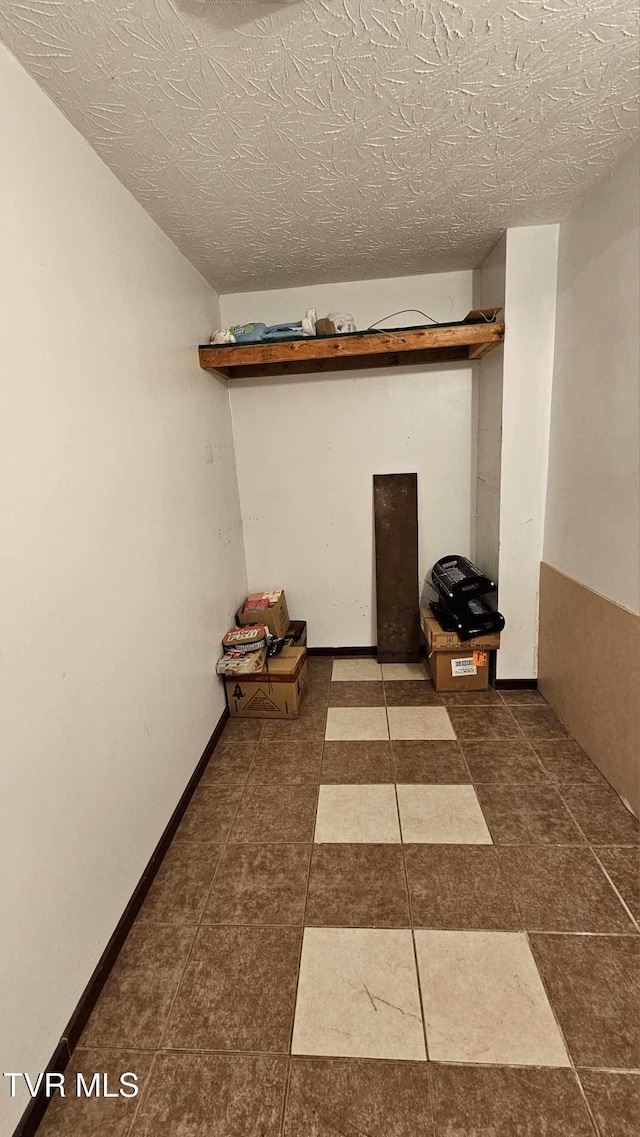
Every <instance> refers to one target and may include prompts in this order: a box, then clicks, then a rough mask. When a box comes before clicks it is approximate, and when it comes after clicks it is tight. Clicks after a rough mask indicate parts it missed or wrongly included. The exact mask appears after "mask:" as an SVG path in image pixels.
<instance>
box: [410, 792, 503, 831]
mask: <svg viewBox="0 0 640 1137" xmlns="http://www.w3.org/2000/svg"><path fill="white" fill-rule="evenodd" d="M398 808H399V810H400V824H401V826H402V839H403V841H404V843H405V844H406V845H410V844H415V845H420V844H422V845H491V844H493V842H492V840H491V834H490V832H489V830H488V828H487V823H486V821H485V819H484V814H483V812H482V810H481V808H480V803H479V801H478V798H477V796H476V791H475V790H474V788H473V786H464V785H463V786H431V785H410V786H398Z"/></svg>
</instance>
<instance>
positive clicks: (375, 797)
mask: <svg viewBox="0 0 640 1137" xmlns="http://www.w3.org/2000/svg"><path fill="white" fill-rule="evenodd" d="M314 841H315V843H316V844H326V843H331V844H356V843H357V844H361V843H369V844H372V845H396V844H399V843H400V826H399V824H398V809H397V806H396V795H395V790H394V787H393V785H380V786H358V785H330V786H320V795H319V798H318V812H317V815H316V832H315V837H314Z"/></svg>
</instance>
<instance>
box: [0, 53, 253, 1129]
mask: <svg viewBox="0 0 640 1137" xmlns="http://www.w3.org/2000/svg"><path fill="white" fill-rule="evenodd" d="M0 120H1V133H2V138H3V143H2V164H1V168H0V225H1V226H2V229H3V234H2V242H1V244H2V248H3V269H2V275H1V276H0V360H1V367H2V395H1V400H2V409H1V413H0V432H1V434H2V440H1V442H0V464H1V467H2V476H1V479H0V482H1V489H0V494H1V495H2V503H1V506H0V509H1V512H2V517H3V548H2V560H1V578H2V579H1V586H0V595H1V596H2V603H3V608H4V611H3V615H2V637H1V643H0V653H1V676H0V690H1V692H2V695H1V699H2V707H3V709H2V714H1V716H0V734H1V736H2V737H1V739H0V780H1V783H2V788H1V792H0V815H1V816H0V846H1V848H0V866H1V869H0V872H1V889H0V892H1V898H0V975H1V976H2V978H1V981H0V982H1V991H0V1004H1V1007H2V1012H1V1015H0V1066H1V1070H2V1071H5V1070H9V1071H26V1072H28V1073H30V1074H31V1075H32V1076H33V1075H35V1074H37V1073H38V1072H39V1071H42V1070H44V1069H45V1065H46V1063H47V1061H48V1060H49V1058H50V1056H51V1054H52V1051H53V1049H54V1047H55V1045H56V1043H57V1041H58V1038H59V1036H60V1034H61V1032H62V1031H63V1029H64V1027H65V1025H66V1022H67V1020H68V1018H69V1015H70V1014H71V1012H72V1011H73V1009H74V1007H75V1004H76V1002H77V1000H78V998H79V996H80V994H81V992H82V990H83V988H84V986H85V984H86V982H87V980H88V979H89V976H90V975H91V972H92V970H93V968H94V966H95V964H96V962H97V961H98V959H99V957H100V955H101V953H102V951H103V949H104V947H105V944H106V942H107V941H108V939H109V937H110V935H111V933H112V932H113V930H114V928H115V926H116V924H117V922H118V919H119V918H120V916H121V914H122V912H123V909H124V908H125V906H126V904H127V901H128V900H129V898H130V896H131V894H132V892H133V890H134V887H135V885H136V883H137V881H138V879H139V877H140V874H141V872H142V870H143V868H144V866H145V864H146V863H147V861H148V859H149V857H150V855H151V853H152V851H153V849H154V847H155V845H156V843H157V841H158V839H159V837H160V835H161V833H162V831H163V829H164V827H165V825H166V823H167V821H168V819H169V817H170V815H171V813H172V811H173V809H174V807H175V805H176V803H177V801H178V799H179V797H180V795H181V793H182V791H183V789H184V788H185V785H186V783H187V782H188V779H189V777H190V775H191V773H192V771H193V769H194V767H195V765H196V763H197V761H198V759H199V757H200V755H201V753H202V751H203V748H204V746H205V744H206V742H207V740H208V738H209V736H210V734H211V732H212V730H213V728H214V726H215V724H216V722H217V720H218V718H219V716H220V714H221V712H222V709H223V705H224V696H223V693H222V690H221V687H220V684H219V683H218V682H217V680H216V679H215V675H214V665H215V659H216V657H217V651H218V644H219V640H220V636H221V634H222V633H223V632H224V630H226V628H227V627H228V623H229V620H230V618H231V615H232V613H233V611H234V609H235V606H236V604H237V603H238V602H239V601H240V600H241V599H242V596H243V593H244V592H245V587H246V574H245V564H244V553H243V545H242V533H241V525H240V511H239V503H238V493H237V484H236V474H235V465H234V456H233V446H232V436H231V421H230V414H229V403H228V393H227V389H226V386H225V384H224V383H223V382H222V381H220V380H216V379H215V378H213V377H212V376H209V375H207V374H205V373H204V372H202V371H200V370H199V368H198V363H197V353H196V345H197V343H198V341H200V340H202V339H203V338H204V337H205V336H206V335H207V334H208V332H209V330H210V328H211V327H212V326H213V324H214V323H215V320H216V318H217V314H216V310H217V303H218V301H217V297H216V295H215V293H214V292H213V291H212V290H211V289H210V287H209V286H208V285H207V284H206V283H205V282H204V280H203V279H202V278H201V277H200V276H199V274H198V273H197V272H196V271H195V270H194V269H193V268H192V267H191V266H190V265H189V264H188V263H187V261H186V260H185V259H184V257H183V256H182V255H181V254H180V253H179V252H178V250H177V249H176V248H175V247H174V246H173V245H172V244H171V242H170V241H169V240H168V239H167V238H166V237H165V236H164V235H163V234H162V233H161V232H160V230H159V229H158V228H157V226H156V225H155V224H154V223H153V222H152V221H151V219H150V218H149V217H148V216H147V215H146V214H145V213H144V211H143V210H142V209H141V208H140V206H139V205H138V204H137V203H136V202H135V201H134V199H133V198H132V197H131V196H130V194H129V193H128V192H127V191H126V190H125V189H124V188H123V186H122V185H121V184H120V183H119V182H118V181H117V180H116V178H115V177H114V176H113V174H112V173H110V171H109V170H108V169H107V167H106V166H105V165H103V163H102V162H101V160H100V159H99V158H98V157H97V155H96V154H95V153H94V152H93V151H92V150H91V148H90V147H89V146H88V144H87V143H86V142H85V141H84V140H83V139H82V138H81V137H80V135H79V134H78V133H77V132H76V131H75V130H74V129H73V128H72V127H71V126H70V124H69V123H68V122H67V121H66V119H65V118H64V117H63V115H62V114H61V113H60V111H58V110H57V109H56V108H55V107H54V105H53V104H52V103H51V102H50V101H49V99H48V98H47V97H46V96H45V95H44V94H43V93H42V92H41V91H40V89H39V88H38V87H37V85H36V84H35V82H34V81H33V80H32V79H30V78H29V77H28V75H27V74H26V73H25V72H24V71H23V70H22V69H21V67H20V66H19V65H18V64H17V63H16V62H15V60H14V59H13V58H12V57H11V56H10V55H9V54H8V52H7V51H6V50H4V49H3V48H0ZM0 1080H2V1079H0ZM25 1105H26V1097H21V1098H16V1099H14V1100H11V1099H10V1098H9V1095H8V1083H6V1082H5V1083H4V1085H3V1092H2V1094H1V1095H0V1135H1V1137H9V1135H10V1134H11V1133H12V1132H13V1129H14V1127H15V1125H16V1123H17V1121H18V1119H19V1117H20V1115H21V1113H22V1111H23V1110H24V1108H25Z"/></svg>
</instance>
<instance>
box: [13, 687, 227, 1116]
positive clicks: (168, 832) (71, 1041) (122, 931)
mask: <svg viewBox="0 0 640 1137" xmlns="http://www.w3.org/2000/svg"><path fill="white" fill-rule="evenodd" d="M228 718H229V710H228V708H227V707H225V709H224V711H223V712H222V714H221V716H220V718H219V719H218V722H217V723H216V726H215V728H214V731H213V733H212V735H211V738H210V739H209V741H208V742H207V745H206V746H205V748H204V750H203V752H202V757H201V758H200V761H199V762H198V765H197V766H196V768H195V770H194V771H193V774H192V775H191V777H190V778H189V781H188V783H187V786H186V789H185V790H184V792H183V794H182V796H181V798H180V801H179V802H178V804H177V806H176V808H175V809H174V811H173V813H172V814H171V818H170V819H169V822H168V824H167V826H166V828H165V830H164V832H163V834H162V836H161V838H160V840H159V841H158V844H157V845H156V847H155V849H154V851H153V853H152V854H151V859H150V860H149V862H148V864H147V866H146V868H145V870H144V872H143V873H142V876H141V877H140V880H139V881H138V883H137V885H136V887H135V889H134V892H133V895H132V896H131V899H130V901H129V903H128V904H127V907H126V908H125V910H124V912H123V913H122V916H121V917H120V919H119V921H118V924H117V927H116V929H115V931H114V933H113V935H112V936H111V939H110V940H109V943H108V944H107V946H106V948H105V949H104V951H103V953H102V955H101V957H100V960H99V962H98V964H97V966H96V968H95V970H94V972H93V975H92V976H91V978H90V980H89V982H88V983H87V985H86V987H85V989H84V991H83V992H82V995H81V996H80V999H79V1000H78V1003H77V1005H76V1008H75V1010H74V1012H73V1014H72V1015H71V1018H70V1019H69V1022H68V1023H67V1026H66V1028H65V1031H64V1033H63V1035H62V1037H61V1039H60V1041H59V1042H58V1045H57V1046H56V1048H55V1051H54V1052H53V1054H52V1056H51V1059H50V1060H49V1063H48V1064H47V1067H46V1069H47V1071H49V1072H51V1073H56V1074H62V1073H64V1071H65V1069H66V1066H67V1064H68V1062H69V1059H70V1058H71V1055H72V1054H73V1051H74V1050H75V1048H76V1046H77V1045H78V1040H79V1038H80V1036H81V1034H82V1031H83V1030H84V1028H85V1026H86V1024H87V1022H88V1020H89V1016H90V1014H91V1012H92V1010H93V1008H94V1007H95V1005H96V1003H97V1001H98V996H99V995H100V992H101V991H102V988H103V987H104V985H105V983H106V981H107V978H108V976H109V972H110V971H111V969H112V967H113V965H114V963H115V962H116V959H117V958H118V955H119V954H120V951H121V950H122V946H123V944H124V942H125V940H126V938H127V936H128V934H129V931H130V930H131V927H132V925H133V922H134V920H135V918H136V916H137V915H138V912H139V911H140V909H141V907H142V904H143V902H144V900H145V897H146V895H147V893H148V891H149V889H150V888H151V885H152V884H153V880H154V877H155V876H156V873H157V872H158V870H159V868H160V866H161V864H162V862H163V860H164V858H165V856H166V853H167V850H168V848H169V845H170V844H171V842H172V840H173V838H174V836H175V833H176V830H177V828H178V826H179V824H180V822H181V821H182V818H183V817H184V814H185V812H186V810H187V806H188V805H189V802H190V801H191V798H192V797H193V795H194V793H195V791H196V789H197V786H198V783H199V781H200V779H201V777H202V775H203V774H204V771H205V769H206V766H207V763H208V762H209V759H210V758H211V755H212V754H213V751H214V750H215V748H216V746H217V744H218V741H219V739H220V735H221V734H222V731H223V730H224V728H225V726H226V723H227V719H228ZM48 1105H49V1098H47V1097H45V1095H44V1091H43V1092H42V1093H41V1094H38V1095H37V1096H36V1097H35V1098H34V1099H33V1101H31V1102H29V1105H28V1106H27V1108H26V1110H25V1111H24V1113H23V1115H22V1117H21V1119H20V1121H19V1122H18V1127H17V1129H15V1131H14V1134H13V1137H35V1133H36V1131H37V1129H38V1126H39V1125H40V1123H41V1121H42V1119H43V1117H44V1115H45V1113H46V1110H47V1106H48Z"/></svg>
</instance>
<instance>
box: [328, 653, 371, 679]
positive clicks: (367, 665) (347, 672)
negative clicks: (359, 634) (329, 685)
mask: <svg viewBox="0 0 640 1137" xmlns="http://www.w3.org/2000/svg"><path fill="white" fill-rule="evenodd" d="M331 679H332V681H333V682H334V683H339V682H340V680H341V679H344V680H346V681H347V682H357V681H358V680H362V679H382V670H381V667H380V664H379V663H378V661H377V660H376V659H373V658H364V659H334V661H333V671H332V672H331Z"/></svg>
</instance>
